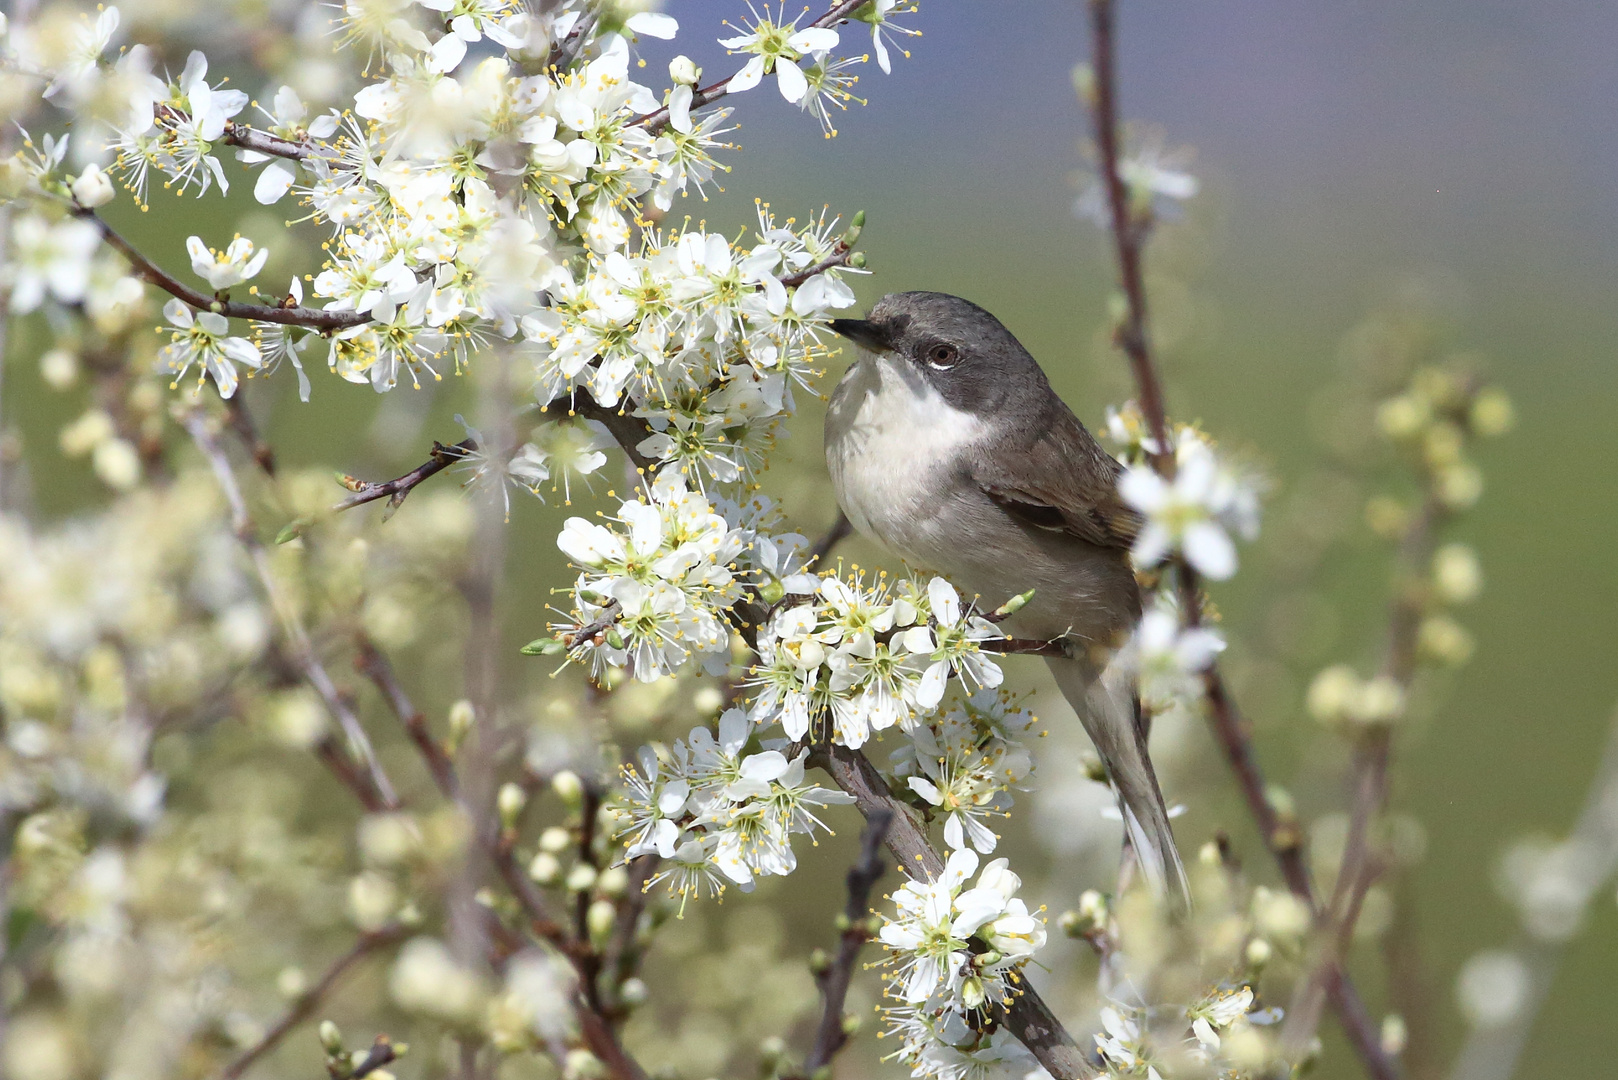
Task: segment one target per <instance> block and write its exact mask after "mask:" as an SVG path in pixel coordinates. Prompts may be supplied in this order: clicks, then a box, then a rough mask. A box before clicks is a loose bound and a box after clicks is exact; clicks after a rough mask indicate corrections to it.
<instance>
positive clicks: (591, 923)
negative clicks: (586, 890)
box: [584, 900, 618, 942]
mask: <svg viewBox="0 0 1618 1080" xmlns="http://www.w3.org/2000/svg"><path fill="white" fill-rule="evenodd" d="M617 922H618V905H616V904H614V903H613V902H612V901H611V900H597V901H596V902H595V903H593V904H591V905H590V906H589V907H588V908H587V909H585V912H584V926H585V929H587V930H588V931H589V932H590V940H591V941H595V942H601V941H605V940H606V938H607V935H608V934H611V933H612V928H613V926H614V925H615V924H616V923H617Z"/></svg>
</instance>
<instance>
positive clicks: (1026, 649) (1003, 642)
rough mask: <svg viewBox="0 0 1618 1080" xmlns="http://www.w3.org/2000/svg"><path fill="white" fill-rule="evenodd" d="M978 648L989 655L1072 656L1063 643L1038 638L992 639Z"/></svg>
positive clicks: (982, 642)
mask: <svg viewBox="0 0 1618 1080" xmlns="http://www.w3.org/2000/svg"><path fill="white" fill-rule="evenodd" d="M978 648H979V649H980V650H982V651H983V652H987V653H1000V654H1002V655H1011V654H1016V655H1020V656H1071V655H1072V653H1071V652H1070V651H1069V648H1068V646H1067V645H1065V644H1064V643H1063V642H1061V641H1041V640H1039V639H1038V638H1015V637H1008V638H990V639H988V640H987V641H980V642H978Z"/></svg>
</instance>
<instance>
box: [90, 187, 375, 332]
mask: <svg viewBox="0 0 1618 1080" xmlns="http://www.w3.org/2000/svg"><path fill="white" fill-rule="evenodd" d="M73 215H74V216H75V217H80V218H83V219H84V220H86V221H89V222H92V223H93V224H94V225H95V227H96V228H97V229H99V230H101V238H102V239H103V240H105V241H106V242H107V243H108V244H110V245H112V247H114V248H115V249H117V251H118V252H119V253H120V254H122V255H123V257H124V258H126V259H128V260H129V264H130V266H131V267H133V268H134V271H135V273H137V274H139V275H140V276H141V277H143V278H145V279H146V280H147V281H148V282H150V283H151V284H153V285H156V286H157V287H158V288H159V289H162V290H163V291H164V292H166V293H168V294H169V295H171V296H174V297H177V298H178V299H180V300H182V301H184V302H185V303H187V304H190V305H191V306H192V307H194V308H196V309H197V310H198V311H212V312H216V313H218V314H220V315H223V316H225V317H226V318H227V319H256V320H258V321H259V322H270V323H280V324H282V325H284V326H307V327H309V328H310V329H312V330H319V331H321V332H322V333H327V332H330V331H332V330H343V329H346V328H347V327H350V326H359V325H361V324H362V323H368V322H370V321H371V316H370V315H368V314H365V313H362V312H358V311H323V310H321V309H319V308H306V307H276V306H272V305H269V304H244V303H241V302H239V301H235V300H221V299H218V298H217V297H213V296H209V295H207V294H206V293H202V292H198V291H197V290H196V289H193V288H192V287H191V286H189V285H187V284H185V283H184V282H182V281H180V280H179V279H178V278H176V277H174V276H173V275H172V274H170V273H168V272H167V271H165V270H162V269H160V268H159V267H158V266H157V264H155V263H153V262H152V261H151V260H150V259H148V258H147V257H146V256H144V255H142V254H141V253H140V252H139V251H136V250H135V247H134V245H132V244H131V243H130V242H129V241H128V240H125V239H124V238H123V237H122V236H120V235H118V233H117V231H116V230H114V229H113V227H112V226H111V225H108V224H107V223H106V222H105V221H103V220H102V219H101V218H100V216H99V215H97V214H96V212H95V211H94V210H89V209H86V208H85V207H82V206H79V207H74V209H73Z"/></svg>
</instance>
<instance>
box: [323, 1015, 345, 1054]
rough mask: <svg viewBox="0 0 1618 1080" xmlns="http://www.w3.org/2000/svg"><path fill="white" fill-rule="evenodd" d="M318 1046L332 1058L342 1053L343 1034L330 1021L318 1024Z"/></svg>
mask: <svg viewBox="0 0 1618 1080" xmlns="http://www.w3.org/2000/svg"><path fill="white" fill-rule="evenodd" d="M320 1045H321V1048H322V1049H324V1050H325V1051H326V1053H327V1054H329V1055H330V1056H332V1057H336V1056H337V1055H339V1054H341V1053H342V1052H343V1032H342V1030H341V1029H340V1028H338V1026H337V1025H336V1024H334V1023H332V1022H331V1021H330V1020H322V1021H321V1022H320Z"/></svg>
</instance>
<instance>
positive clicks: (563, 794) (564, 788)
mask: <svg viewBox="0 0 1618 1080" xmlns="http://www.w3.org/2000/svg"><path fill="white" fill-rule="evenodd" d="M551 790H552V791H554V792H556V797H557V798H559V799H561V800H562V801H563V802H564V803H566V804H567V805H568V806H569V807H570V808H573V809H577V807H578V805H579V803H580V802H581V801H582V800H583V799H584V781H583V780H580V779H579V774H578V773H576V772H574V771H573V770H572V769H563V770H562V771H561V772H559V773H557V774H556V775H555V776H553V777H551Z"/></svg>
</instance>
